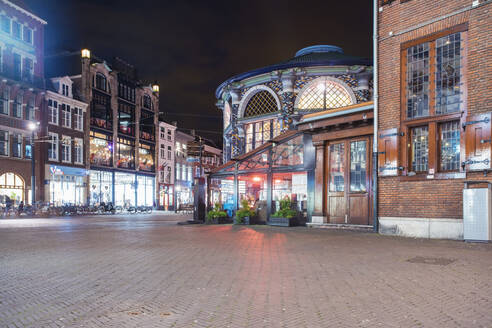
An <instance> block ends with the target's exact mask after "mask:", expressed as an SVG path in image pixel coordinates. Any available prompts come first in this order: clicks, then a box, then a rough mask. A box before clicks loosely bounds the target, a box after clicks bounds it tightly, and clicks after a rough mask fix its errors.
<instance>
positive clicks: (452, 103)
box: [436, 33, 462, 114]
mask: <svg viewBox="0 0 492 328" xmlns="http://www.w3.org/2000/svg"><path fill="white" fill-rule="evenodd" d="M461 59H462V57H461V33H455V34H451V35H448V36H445V37H443V38H440V39H437V40H436V114H445V113H451V112H457V111H459V110H460V101H461Z"/></svg>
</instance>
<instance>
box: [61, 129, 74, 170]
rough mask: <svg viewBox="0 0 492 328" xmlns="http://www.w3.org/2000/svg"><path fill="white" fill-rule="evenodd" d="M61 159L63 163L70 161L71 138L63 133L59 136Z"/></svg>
mask: <svg viewBox="0 0 492 328" xmlns="http://www.w3.org/2000/svg"><path fill="white" fill-rule="evenodd" d="M61 160H62V162H63V163H71V162H72V138H71V137H69V136H65V135H62V138H61Z"/></svg>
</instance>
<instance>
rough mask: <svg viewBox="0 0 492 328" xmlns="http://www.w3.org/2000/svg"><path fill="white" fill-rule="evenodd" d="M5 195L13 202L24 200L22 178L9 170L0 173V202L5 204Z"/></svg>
mask: <svg viewBox="0 0 492 328" xmlns="http://www.w3.org/2000/svg"><path fill="white" fill-rule="evenodd" d="M7 197H9V198H10V199H11V200H12V201H13V202H15V203H19V202H20V201H23V200H24V180H23V179H22V178H21V177H20V176H19V175H17V174H15V173H11V172H8V173H4V174H2V175H0V202H2V203H4V204H5V201H6V199H7Z"/></svg>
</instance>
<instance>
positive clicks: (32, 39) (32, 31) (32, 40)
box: [21, 25, 34, 45]
mask: <svg viewBox="0 0 492 328" xmlns="http://www.w3.org/2000/svg"><path fill="white" fill-rule="evenodd" d="M25 29H27V30H29V31H30V32H31V33H30V34H31V41H27V40H26V39H24V30H25ZM21 33H22V36H21V38H22V40H23V41H24V42H25V43H27V44H31V45H33V44H34V30H33V29H32V28H30V27H28V26H25V25H23V26H22V32H21Z"/></svg>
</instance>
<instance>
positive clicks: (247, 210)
mask: <svg viewBox="0 0 492 328" xmlns="http://www.w3.org/2000/svg"><path fill="white" fill-rule="evenodd" d="M254 215H255V211H253V210H252V209H251V207H250V206H249V202H248V200H247V199H243V200H242V201H241V208H240V209H239V210H238V211H237V212H236V219H235V223H236V224H251V222H252V220H251V219H252V218H253V216H254Z"/></svg>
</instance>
